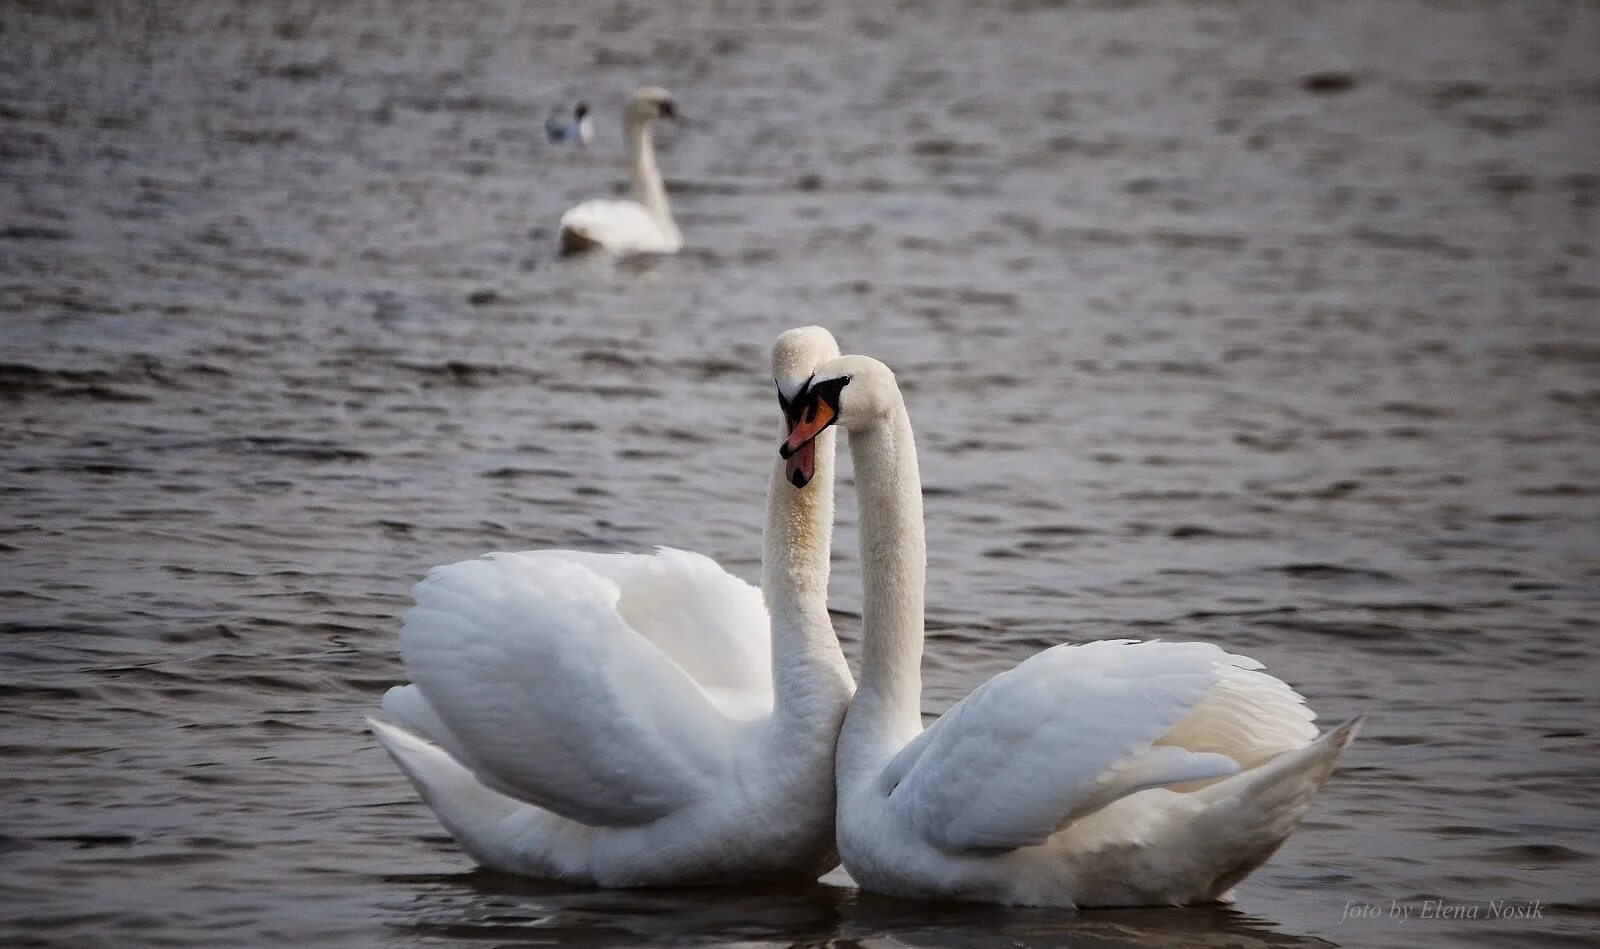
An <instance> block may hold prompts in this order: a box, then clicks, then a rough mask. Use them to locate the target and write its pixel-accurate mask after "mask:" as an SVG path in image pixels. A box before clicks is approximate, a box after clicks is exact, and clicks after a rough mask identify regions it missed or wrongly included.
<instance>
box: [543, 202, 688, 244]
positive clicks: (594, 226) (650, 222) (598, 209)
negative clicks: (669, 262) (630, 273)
mask: <svg viewBox="0 0 1600 949" xmlns="http://www.w3.org/2000/svg"><path fill="white" fill-rule="evenodd" d="M560 233H561V243H562V246H563V247H567V248H569V249H572V250H581V249H583V248H584V247H586V246H590V245H592V246H598V247H603V248H605V249H606V250H612V251H621V252H627V251H656V252H669V251H675V250H677V249H678V248H679V246H681V244H682V240H681V239H680V238H678V236H677V235H676V234H669V233H668V231H667V229H666V228H665V227H663V226H662V224H661V221H659V220H658V219H657V218H656V217H655V215H653V214H651V213H650V212H649V211H648V210H646V209H645V206H644V205H642V204H640V203H639V202H637V201H605V200H595V201H585V202H583V203H582V204H580V205H578V206H577V207H575V208H573V209H572V210H570V211H568V212H567V213H566V214H563V215H561V228H560Z"/></svg>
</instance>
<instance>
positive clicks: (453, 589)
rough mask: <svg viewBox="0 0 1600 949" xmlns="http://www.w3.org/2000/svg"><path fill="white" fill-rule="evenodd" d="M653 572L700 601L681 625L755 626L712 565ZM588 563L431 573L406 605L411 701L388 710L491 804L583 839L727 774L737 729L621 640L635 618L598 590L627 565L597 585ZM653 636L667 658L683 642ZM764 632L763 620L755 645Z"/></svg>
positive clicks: (670, 666)
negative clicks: (591, 830) (504, 799)
mask: <svg viewBox="0 0 1600 949" xmlns="http://www.w3.org/2000/svg"><path fill="white" fill-rule="evenodd" d="M658 556H660V557H662V558H663V561H664V566H663V569H665V570H669V571H670V570H671V567H670V566H668V564H670V563H671V562H672V561H674V560H675V559H676V560H677V562H678V564H679V566H680V568H681V566H682V565H683V564H689V565H690V566H689V571H690V573H689V574H688V579H686V580H685V581H684V586H685V589H684V590H682V591H680V592H681V595H682V596H683V597H684V598H685V599H689V598H692V597H693V596H695V595H697V592H696V591H707V592H702V593H699V594H698V595H709V596H711V597H712V599H711V600H710V601H709V602H706V603H704V604H701V605H700V606H699V607H698V608H697V609H694V610H689V609H682V610H680V611H679V613H678V616H680V617H682V618H683V621H684V622H685V623H688V622H693V621H695V620H696V619H704V617H706V616H708V615H710V614H712V613H715V612H716V611H717V609H718V608H719V605H721V606H728V605H731V607H732V609H731V610H730V614H731V615H730V616H729V617H728V618H727V619H728V622H729V624H732V623H734V622H745V621H751V620H755V619H756V614H755V613H754V611H753V610H751V608H750V607H751V602H750V599H749V597H750V596H751V595H753V596H755V597H756V600H755V604H756V605H757V606H759V594H756V593H755V592H754V591H753V590H750V588H749V587H748V585H745V584H743V583H742V581H738V580H736V579H734V578H732V577H727V580H728V581H731V584H730V583H726V582H724V583H716V582H708V576H707V569H708V568H710V569H715V565H713V564H709V562H705V563H701V562H699V561H694V560H688V559H684V558H687V557H688V555H682V554H680V553H679V552H676V551H672V552H664V554H663V555H658ZM600 559H603V558H598V556H597V555H572V554H570V553H563V552H560V551H536V552H531V553H527V554H490V555H488V556H487V557H484V558H480V559H478V560H470V561H464V562H462V563H457V564H451V565H450V566H446V567H438V568H435V569H434V570H433V571H431V572H430V573H429V575H428V577H427V579H425V580H423V581H422V582H421V583H419V584H417V585H416V587H415V588H414V589H413V591H412V595H413V597H414V598H415V599H416V606H415V607H413V608H412V609H411V610H410V611H409V612H408V613H407V614H406V618H405V626H404V628H403V629H402V631H401V637H400V642H401V651H402V654H403V656H404V659H405V664H406V670H407V672H408V673H409V674H410V676H411V679H412V682H413V687H414V688H415V690H416V691H417V692H418V693H419V694H418V695H416V696H408V695H406V694H405V693H404V690H403V689H401V690H393V692H392V694H394V698H393V699H392V700H388V701H386V706H385V707H386V708H390V707H391V706H392V711H393V713H394V714H396V715H397V717H399V718H401V719H402V721H405V722H406V723H407V724H408V725H411V726H413V727H415V728H417V729H418V730H419V731H422V732H423V733H425V734H427V735H428V736H429V737H432V738H434V739H435V740H436V741H438V742H439V744H440V745H441V746H443V747H444V748H445V749H446V750H447V751H449V752H450V753H451V755H452V756H453V757H455V758H457V759H458V760H459V761H461V763H462V764H463V765H465V766H466V767H468V768H470V769H471V770H472V771H473V773H474V774H475V775H476V776H477V777H478V778H479V780H481V781H482V782H483V783H484V784H485V785H487V786H488V787H490V788H493V789H494V790H496V791H499V792H501V793H503V794H507V795H510V796H512V797H514V798H517V799H518V800H522V801H526V802H529V803H533V804H537V805H539V806H541V807H544V808H547V809H549V810H551V811H553V812H555V813H557V814H560V815H561V816H563V817H567V818H570V819H572V820H577V821H581V822H583V823H586V824H591V825H601V824H605V825H631V824H638V823H644V822H647V821H650V820H654V819H656V818H658V817H660V816H662V815H664V814H666V813H669V812H671V811H673V810H675V809H677V808H679V807H682V806H683V805H685V804H686V803H689V802H690V801H692V800H695V799H697V798H698V797H700V796H701V795H702V794H703V793H704V792H705V789H706V788H707V787H708V786H709V785H710V783H711V782H714V781H715V780H717V778H718V777H719V776H721V775H722V774H724V773H726V771H727V769H728V768H729V766H730V755H732V754H733V752H734V750H735V748H736V745H735V742H734V741H733V739H732V736H731V734H730V732H731V730H732V729H734V728H735V727H736V723H735V722H734V721H732V720H731V719H730V718H729V717H728V716H726V715H724V714H722V713H721V712H719V711H718V710H717V708H716V706H715V705H714V704H713V702H712V701H711V699H710V698H709V697H708V695H707V693H706V691H705V690H704V689H702V688H701V686H700V685H699V684H698V683H696V682H695V680H694V678H693V677H691V675H690V674H689V672H687V671H685V669H684V667H683V666H681V665H680V664H679V663H678V662H677V661H675V660H674V659H673V658H672V656H671V655H669V652H668V650H666V649H664V648H663V647H662V645H660V644H658V643H657V642H653V641H652V640H651V638H648V637H647V636H645V635H641V632H640V631H639V630H636V629H635V628H633V627H632V626H630V625H629V623H628V621H627V618H626V617H625V615H624V614H625V613H635V615H637V612H636V610H643V609H647V607H646V606H645V605H644V604H642V603H641V604H635V605H634V608H629V607H626V606H624V605H623V604H624V603H625V602H626V601H627V597H626V595H625V593H624V591H623V589H622V587H621V586H620V585H619V583H617V582H616V581H615V580H613V579H611V578H609V577H608V576H606V575H605V574H606V573H607V572H610V573H615V574H627V573H630V572H631V571H634V570H636V569H638V566H639V565H637V564H623V565H620V566H618V568H617V569H615V570H609V571H608V570H605V569H603V568H601V569H597V568H596V567H595V566H594V565H595V564H596V563H598V562H599V560H600ZM647 559H653V558H647ZM607 566H614V565H607ZM644 572H646V573H649V572H650V571H648V570H646V571H644ZM718 572H720V571H718ZM723 576H726V574H724V575H723ZM656 582H658V583H664V584H665V585H667V586H670V580H663V579H662V578H661V577H656ZM732 584H738V585H739V586H738V587H735V586H733V585H732ZM739 587H743V589H744V591H747V592H745V593H742V594H741V593H739V592H737V591H738V590H739ZM709 625H710V627H711V628H712V629H713V630H714V631H716V632H715V633H714V635H716V636H717V637H718V638H720V639H721V640H723V641H726V640H728V639H730V638H731V636H732V634H731V632H730V631H729V630H728V629H720V628H719V627H718V626H717V624H715V623H712V624H709ZM652 631H653V632H654V633H656V634H657V638H659V639H661V640H662V641H663V642H667V641H671V640H674V638H676V639H677V640H683V639H686V638H687V633H688V630H687V628H678V627H677V626H676V625H675V624H674V623H672V622H666V621H663V622H662V623H660V624H659V625H658V626H657V628H655V629H654V630H652ZM766 632H767V623H766V614H765V611H764V609H763V610H762V612H761V613H760V617H759V620H757V626H756V629H755V630H753V631H752V635H761V636H764V635H766ZM682 645H683V644H682V642H677V643H676V646H677V647H678V648H679V649H680V652H681V651H682ZM746 658H747V657H746ZM741 661H744V660H741ZM741 674H742V673H741ZM386 698H387V697H386Z"/></svg>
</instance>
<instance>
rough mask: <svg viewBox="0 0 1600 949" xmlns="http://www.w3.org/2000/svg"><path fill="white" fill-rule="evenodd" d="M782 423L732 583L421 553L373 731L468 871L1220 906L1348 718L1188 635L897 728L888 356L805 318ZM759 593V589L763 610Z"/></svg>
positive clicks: (1311, 781)
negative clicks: (839, 629)
mask: <svg viewBox="0 0 1600 949" xmlns="http://www.w3.org/2000/svg"><path fill="white" fill-rule="evenodd" d="M773 371H774V376H775V378H776V381H777V384H778V393H779V400H780V403H781V407H782V409H783V415H784V425H783V430H782V437H783V442H782V446H781V449H780V454H781V455H782V460H781V461H780V462H779V463H778V464H777V465H776V466H775V468H774V470H773V474H772V479H771V487H770V493H769V496H768V509H767V525H766V533H765V538H764V546H765V549H764V555H763V561H762V587H761V590H760V592H757V591H756V590H755V589H754V588H752V587H750V586H749V585H747V584H745V583H743V582H742V581H740V580H738V579H735V578H734V577H732V576H730V575H728V574H727V573H725V572H723V571H722V570H721V569H720V568H718V567H717V566H716V565H715V564H714V563H712V562H711V561H710V560H707V559H706V558H704V557H700V556H698V555H695V554H689V553H684V552H681V551H676V550H669V549H664V548H663V549H661V550H659V551H658V552H657V553H656V554H654V555H630V554H620V555H601V554H584V553H574V552H570V551H533V552H527V553H517V554H492V555H490V556H488V557H486V558H483V559H480V560H474V561H468V562H465V563H459V564H454V565H451V566H447V567H440V568H436V569H435V570H434V571H433V572H432V573H430V574H429V576H428V578H427V579H426V580H424V581H423V582H422V583H420V584H418V586H417V587H416V589H415V591H414V595H415V597H416V606H415V608H413V609H412V610H411V611H410V612H409V613H408V614H407V616H406V619H405V626H404V630H403V632H402V634H401V646H402V651H403V653H404V657H405V662H406V668H407V671H408V673H409V674H410V675H411V677H412V680H413V682H412V684H410V685H405V686H400V687H397V688H395V689H392V690H390V691H389V693H388V694H386V695H385V696H384V701H383V707H384V711H385V712H387V713H388V714H389V715H390V716H392V717H393V718H394V719H396V720H398V721H399V722H400V723H401V726H403V727H398V726H395V725H391V724H386V723H383V722H378V721H373V723H372V725H373V729H374V731H375V732H376V734H377V736H378V738H379V740H380V741H381V743H382V744H383V746H384V747H385V748H386V749H387V750H388V751H389V753H390V754H391V755H392V756H393V757H394V759H395V761H396V762H398V763H399V765H400V767H401V769H402V770H403V771H404V772H405V773H406V775H407V776H408V777H409V778H410V779H411V781H412V783H413V784H414V785H415V786H416V787H417V789H418V791H420V792H421V794H422V796H423V798H424V799H425V800H426V801H427V802H428V804H429V805H430V806H431V807H432V808H433V810H434V812H435V813H436V814H437V815H438V817H439V819H440V821H441V822H442V823H443V824H444V825H445V827H446V828H447V829H448V830H449V831H450V832H451V834H452V835H454V837H455V838H456V840H457V841H458V842H460V844H461V845H462V847H463V848H465V849H466V850H467V851H468V852H469V853H470V854H471V855H472V856H473V857H474V858H476V859H477V860H478V861H479V862H480V863H483V864H485V865H486V866H489V867H492V868H495V869H499V870H504V871H509V872H513V873H521V874H526V875H531V876H538V877H548V878H556V879H560V880H566V881H569V882H574V883H582V884H592V885H600V886H640V885H669V884H684V883H717V882H748V881H750V880H752V879H761V878H768V879H771V878H778V879H783V878H787V879H795V880H811V879H814V878H815V877H816V876H817V875H818V874H820V873H821V872H823V871H826V870H827V869H829V868H830V867H832V866H833V865H834V863H835V862H836V860H840V859H842V861H843V863H844V865H845V868H846V869H847V870H848V871H849V872H850V874H851V875H852V876H853V877H854V879H855V880H856V882H857V883H858V884H859V885H860V886H861V887H862V888H863V889H866V890H869V891H873V892H878V893H884V894H889V895H896V896H908V897H922V898H949V899H960V900H974V901H984V902H995V903H1005V904H1018V905H1039V906H1064V907H1067V906H1128V905H1162V904H1186V903H1196V902H1207V901H1214V900H1218V899H1224V898H1226V896H1227V893H1228V891H1229V890H1230V889H1231V888H1232V887H1233V885H1234V884H1235V883H1236V882H1238V881H1239V880H1240V879H1242V878H1243V877H1244V876H1245V875H1246V874H1248V873H1249V872H1250V871H1251V870H1253V869H1255V868H1256V867H1257V866H1259V865H1260V864H1261V863H1262V862H1263V861H1264V860H1265V859H1266V858H1267V857H1268V856H1270V855H1271V853H1272V852H1273V850H1275V849H1276V848H1277V847H1278V845H1279V844H1280V843H1282V842H1283V840H1284V838H1285V837H1287V836H1288V834H1289V833H1290V831H1291V830H1293V828H1294V827H1295V825H1296V824H1297V823H1298V821H1299V819H1300V817H1301V815H1302V814H1304V813H1305V811H1306V809H1307V808H1308V807H1309V806H1310V802H1311V798H1312V796H1313V795H1314V794H1315V793H1316V791H1317V790H1318V789H1319V788H1320V787H1321V786H1322V784H1323V782H1324V781H1325V780H1326V779H1327V777H1328V775H1329V774H1330V773H1331V772H1332V770H1333V766H1334V762H1335V760H1336V759H1337V758H1338V755H1339V753H1340V751H1342V750H1343V748H1344V747H1345V746H1346V745H1347V744H1348V743H1349V741H1350V740H1351V739H1352V738H1353V737H1354V734H1355V729H1356V726H1357V724H1358V721H1352V722H1350V723H1348V724H1346V725H1344V726H1341V727H1340V728H1338V729H1335V730H1334V731H1332V732H1330V733H1328V734H1326V735H1323V736H1321V737H1318V736H1317V731H1316V728H1315V727H1314V726H1313V725H1312V724H1311V719H1312V717H1313V716H1312V713H1311V712H1310V711H1309V710H1308V709H1307V708H1306V707H1305V705H1304V704H1303V701H1302V699H1301V698H1300V696H1298V695H1296V694H1295V693H1294V692H1293V691H1291V690H1290V688H1289V687H1288V686H1287V685H1285V684H1283V683H1282V682H1280V681H1279V680H1277V679H1275V678H1272V677H1271V676H1269V675H1267V674H1265V673H1264V672H1261V671H1259V670H1260V664H1259V663H1256V662H1255V661H1253V660H1251V659H1248V658H1245V657H1243V656H1235V655H1230V654H1228V653H1226V652H1224V651H1223V650H1221V649H1219V648H1217V647H1215V646H1212V645H1208V644H1203V643H1165V642H1143V643H1137V642H1129V641H1115V642H1093V643H1086V644H1083V645H1078V646H1057V647H1055V648H1052V649H1049V650H1046V651H1045V652H1043V653H1040V654H1039V655H1037V656H1034V657H1033V658H1031V659H1029V660H1027V661H1026V662H1023V663H1022V664H1021V665H1019V666H1017V667H1016V668H1015V669H1013V670H1011V671H1010V672H1006V673H1003V674H1001V675H999V676H996V677H995V678H994V679H992V680H990V681H989V682H988V683H986V684H984V685H983V686H980V687H979V688H978V689H977V690H975V691H974V692H973V693H972V694H970V695H969V696H967V697H966V698H965V699H963V700H962V701H961V702H959V703H957V704H956V705H955V707H953V708H952V709H951V710H950V711H949V712H948V713H946V714H945V715H944V716H943V717H942V718H940V719H939V720H938V721H936V722H934V723H933V724H932V725H931V726H929V727H927V728H926V729H924V728H923V725H922V716H921V672H920V661H921V652H922V640H923V623H922V620H923V614H922V611H923V585H924V571H925V564H926V550H925V543H924V538H923V526H922V497H921V488H920V482H919V478H918V473H917V462H916V452H915V447H914V442H913V440H912V434H911V426H910V422H909V419H908V416H907V414H906V409H905V403H904V401H903V400H902V399H901V396H900V391H899V388H898V386H897V385H896V383H895V378H894V375H893V373H892V372H890V371H889V369H888V368H887V367H886V366H884V365H883V364H882V363H880V362H878V361H876V360H873V359H870V358H868V357H864V356H840V355H839V350H838V346H837V344H836V343H835V342H834V340H833V337H832V336H831V335H829V334H828V333H827V331H825V330H822V329H820V328H817V327H809V328H805V329H800V330H791V331H789V332H788V333H785V334H784V335H783V336H782V337H780V339H779V341H778V344H777V346H776V347H775V349H774V352H773ZM835 427H839V428H844V429H845V430H847V431H848V432H849V433H850V450H851V453H852V455H853V457H854V459H855V472H856V484H857V493H858V496H859V503H860V509H861V514H860V517H861V559H862V568H863V571H864V579H865V582H864V585H863V594H864V610H863V628H864V637H865V641H864V654H863V660H862V666H861V687H860V689H859V690H856V691H855V692H854V695H853V696H852V681H851V677H850V673H849V671H848V669H847V667H846V665H845V662H844V658H843V656H842V654H841V653H840V650H839V645H838V641H837V640H836V638H835V637H834V635H833V630H832V625H831V623H830V621H829V618H828V613H827V605H826V598H827V584H828V559H829V553H830V541H831V532H832V519H833V464H834V455H835V451H836V445H835V444H834V439H835V437H836V432H835V430H834V429H835ZM763 601H764V602H763Z"/></svg>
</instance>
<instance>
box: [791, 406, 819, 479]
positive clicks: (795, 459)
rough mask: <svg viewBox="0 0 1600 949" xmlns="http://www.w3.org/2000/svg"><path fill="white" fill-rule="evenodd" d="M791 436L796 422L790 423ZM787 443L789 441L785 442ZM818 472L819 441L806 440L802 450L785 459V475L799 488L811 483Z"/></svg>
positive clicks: (801, 447)
mask: <svg viewBox="0 0 1600 949" xmlns="http://www.w3.org/2000/svg"><path fill="white" fill-rule="evenodd" d="M789 434H790V437H793V435H794V423H793V422H790V423H789ZM784 444H785V445H787V444H788V442H784ZM816 473H817V443H816V442H814V441H809V442H806V443H805V444H804V445H802V446H800V450H799V451H797V452H795V453H794V454H792V455H790V456H789V457H787V458H785V459H784V460H783V477H784V478H785V479H786V480H787V481H788V482H789V483H790V484H792V485H794V486H795V487H797V488H803V487H805V486H806V485H808V484H810V483H811V478H812V477H813V476H814V475H816Z"/></svg>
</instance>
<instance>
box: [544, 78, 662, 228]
mask: <svg viewBox="0 0 1600 949" xmlns="http://www.w3.org/2000/svg"><path fill="white" fill-rule="evenodd" d="M677 115H678V112H677V106H676V105H675V104H674V103H673V101H672V94H671V93H669V92H668V91H667V90H665V89H662V88H659V87H656V86H647V87H645V88H643V89H640V90H639V91H638V92H635V93H634V94H633V98H632V99H631V100H629V102H628V108H627V110H626V111H625V112H624V113H623V119H622V127H623V135H624V138H625V140H626V142H627V148H628V186H629V190H630V191H631V192H632V194H633V198H632V199H631V200H624V201H606V200H595V201H585V202H583V203H582V204H580V205H578V206H577V207H575V208H573V209H572V210H570V211H568V212H567V213H566V214H563V215H562V216H561V225H560V227H559V228H558V229H557V232H556V237H557V241H558V242H559V244H560V247H561V252H562V253H563V254H578V253H584V252H586V251H593V250H603V251H610V252H612V253H619V254H674V253H677V252H678V250H679V249H680V248H682V247H683V235H682V234H680V233H679V232H678V225H677V223H676V222H675V221H673V219H672V209H671V208H670V207H668V206H667V187H666V185H665V184H664V183H662V181H661V171H660V170H659V169H658V168H657V167H656V148H655V141H654V138H653V136H652V134H651V126H652V125H653V124H654V123H655V121H656V120H657V119H671V118H676V117H677ZM578 118H579V121H580V123H581V122H582V121H586V120H585V119H584V118H583V117H582V116H579V117H578ZM585 141H587V139H585Z"/></svg>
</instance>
